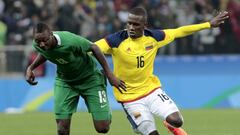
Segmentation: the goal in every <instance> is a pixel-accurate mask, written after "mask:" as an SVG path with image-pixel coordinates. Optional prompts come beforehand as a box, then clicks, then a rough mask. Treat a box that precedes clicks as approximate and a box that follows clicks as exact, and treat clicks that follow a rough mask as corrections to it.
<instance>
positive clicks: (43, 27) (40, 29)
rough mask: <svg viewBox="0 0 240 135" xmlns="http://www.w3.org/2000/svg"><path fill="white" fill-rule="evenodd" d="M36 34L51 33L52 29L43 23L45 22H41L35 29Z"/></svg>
mask: <svg viewBox="0 0 240 135" xmlns="http://www.w3.org/2000/svg"><path fill="white" fill-rule="evenodd" d="M34 30H35V32H36V33H42V32H44V31H45V30H47V31H50V28H49V26H48V25H47V24H45V23H43V22H39V23H38V24H37V25H36V26H35V28H34Z"/></svg>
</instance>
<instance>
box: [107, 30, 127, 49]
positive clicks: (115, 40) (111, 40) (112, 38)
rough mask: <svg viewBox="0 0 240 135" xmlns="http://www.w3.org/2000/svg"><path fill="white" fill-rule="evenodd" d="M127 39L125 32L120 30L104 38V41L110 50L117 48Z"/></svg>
mask: <svg viewBox="0 0 240 135" xmlns="http://www.w3.org/2000/svg"><path fill="white" fill-rule="evenodd" d="M127 38H128V34H127V30H121V31H118V32H116V33H113V34H110V35H108V36H106V37H105V40H106V41H107V43H108V44H109V46H111V47H112V48H114V47H118V46H119V45H120V44H121V43H122V42H123V41H124V40H125V39H127Z"/></svg>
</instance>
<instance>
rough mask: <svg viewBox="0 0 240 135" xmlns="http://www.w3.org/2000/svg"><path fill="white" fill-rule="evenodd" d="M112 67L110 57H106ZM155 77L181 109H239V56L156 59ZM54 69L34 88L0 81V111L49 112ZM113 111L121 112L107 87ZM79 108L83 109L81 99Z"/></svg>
mask: <svg viewBox="0 0 240 135" xmlns="http://www.w3.org/2000/svg"><path fill="white" fill-rule="evenodd" d="M108 61H109V64H110V65H111V66H112V61H111V58H108ZM154 66H155V74H156V75H157V76H159V77H160V80H161V82H162V84H163V89H164V90H165V91H166V92H167V93H168V95H169V96H171V98H172V99H173V100H174V101H175V102H176V104H177V105H178V106H179V107H180V108H191V109H195V108H196V109H197V108H240V102H239V99H240V70H239V69H240V56H239V55H228V56H215V55H212V56H178V57H175V56H159V57H157V58H156V60H155V65H154ZM55 72H56V71H55V66H54V65H53V64H51V63H48V62H47V70H46V76H45V77H41V78H36V79H37V81H38V82H39V83H38V85H37V86H30V85H28V84H27V83H26V82H25V80H24V77H22V78H21V79H4V78H0V88H1V90H0V112H2V111H6V110H8V109H9V108H10V109H11V108H12V109H13V110H14V109H17V110H23V111H52V110H53V85H54V77H55ZM108 94H109V100H110V104H111V107H112V109H113V110H118V109H121V106H120V104H118V103H117V102H116V101H115V99H114V97H113V93H112V88H111V86H110V85H108ZM79 109H80V110H86V107H85V104H84V102H83V100H82V99H81V100H80V102H79Z"/></svg>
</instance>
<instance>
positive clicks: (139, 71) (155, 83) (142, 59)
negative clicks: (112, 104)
mask: <svg viewBox="0 0 240 135" xmlns="http://www.w3.org/2000/svg"><path fill="white" fill-rule="evenodd" d="M205 28H210V25H209V23H202V24H196V25H189V26H184V27H180V28H177V29H167V30H163V31H164V32H165V38H164V40H162V41H159V42H158V41H156V40H155V39H154V38H153V37H151V36H145V35H144V36H142V37H140V38H138V39H131V38H129V37H128V38H127V39H125V40H124V41H122V42H121V43H120V45H119V46H118V47H116V48H111V47H110V45H108V43H107V41H106V40H105V39H100V40H98V41H97V42H95V44H96V45H98V47H99V48H100V49H101V50H102V52H103V53H104V54H111V55H112V59H113V64H114V74H115V75H116V77H118V78H120V79H121V80H123V81H124V82H125V83H126V86H127V91H126V92H125V91H122V93H121V92H120V91H119V90H118V89H116V88H115V87H114V96H115V98H116V99H117V101H120V102H127V101H132V100H135V99H138V98H140V97H143V96H145V95H147V94H148V93H150V92H151V91H153V90H154V89H155V88H158V87H161V82H160V80H159V79H158V77H157V76H155V75H154V74H153V66H154V59H155V56H156V54H157V50H158V48H160V47H162V46H165V45H167V44H169V43H170V42H172V41H173V40H174V39H175V38H178V37H184V36H187V35H189V34H192V33H194V32H196V31H199V30H201V29H205Z"/></svg>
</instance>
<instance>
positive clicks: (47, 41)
mask: <svg viewBox="0 0 240 135" xmlns="http://www.w3.org/2000/svg"><path fill="white" fill-rule="evenodd" d="M34 40H35V42H36V43H37V44H38V46H39V47H40V48H42V49H43V50H50V49H52V48H54V47H55V46H56V43H55V42H54V36H53V34H52V33H51V32H49V31H47V30H45V31H44V32H42V33H35V34H34Z"/></svg>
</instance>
